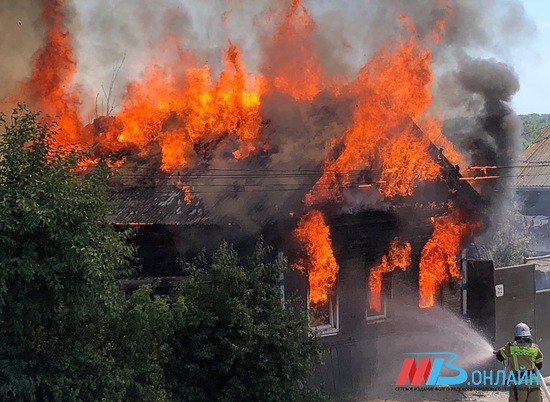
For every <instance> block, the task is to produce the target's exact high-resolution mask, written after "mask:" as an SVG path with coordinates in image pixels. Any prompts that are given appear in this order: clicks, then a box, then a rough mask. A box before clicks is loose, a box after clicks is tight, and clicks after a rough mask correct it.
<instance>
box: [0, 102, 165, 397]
mask: <svg viewBox="0 0 550 402" xmlns="http://www.w3.org/2000/svg"><path fill="white" fill-rule="evenodd" d="M0 127H1V129H2V131H3V132H2V133H0V136H1V137H0V400H18V401H19V400H20V401H25V400H29V401H32V400H39V401H54V400H55V401H65V400H66V401H79V400H82V401H102V400H104V401H116V400H127V399H126V398H125V396H126V395H128V393H131V392H134V391H135V392H138V391H143V392H141V393H142V394H144V393H147V392H146V391H144V390H143V389H141V390H138V391H136V389H137V387H136V384H139V383H149V384H153V385H152V387H153V388H154V386H155V384H157V383H161V382H162V381H158V379H155V378H154V376H155V375H157V373H156V372H155V370H158V369H157V368H156V367H153V368H152V369H151V370H152V372H151V370H149V369H147V368H145V367H142V366H143V364H142V365H141V366H140V365H139V363H138V360H139V359H138V358H137V357H136V356H135V354H139V355H140V358H143V359H144V360H145V361H147V362H149V363H151V362H153V363H154V361H155V359H154V356H153V357H150V356H147V355H146V354H145V353H142V352H140V351H139V350H138V349H139V348H142V349H145V350H148V349H147V348H148V347H152V348H155V347H156V344H155V343H153V345H152V346H150V345H147V344H145V343H143V342H141V344H140V345H137V344H136V343H137V341H136V339H138V338H139V337H140V336H143V335H146V336H147V335H150V336H152V335H155V334H153V331H154V329H152V328H151V325H152V323H153V322H154V323H158V322H159V320H162V319H164V320H165V321H166V320H167V318H166V317H165V315H164V316H163V315H162V314H163V313H164V310H163V308H164V307H163V306H161V305H159V304H158V302H156V301H155V300H151V298H149V299H148V300H149V301H148V302H147V303H145V302H144V300H143V297H144V295H143V293H142V292H139V293H138V294H137V295H136V296H135V298H132V299H131V300H130V301H129V302H128V303H124V299H123V297H122V293H121V292H120V291H119V289H118V285H117V278H119V277H121V276H123V275H126V274H128V273H129V272H130V268H129V258H130V257H131V256H132V254H133V248H132V247H130V246H129V245H128V244H127V242H126V239H127V237H128V235H129V233H128V232H121V231H115V230H114V229H113V228H112V227H111V226H110V225H108V224H107V220H106V216H107V213H108V212H109V206H108V204H107V203H106V201H105V197H104V196H103V195H104V192H105V183H106V174H107V171H106V169H104V168H98V169H97V170H96V171H95V172H94V173H92V174H89V175H77V174H75V173H74V170H75V167H76V165H77V163H78V162H79V160H80V159H81V158H82V156H83V155H82V154H81V153H79V152H75V151H64V150H60V149H58V148H56V147H55V146H54V142H53V139H54V136H55V127H53V126H51V125H47V124H43V123H41V122H39V116H38V115H37V114H35V113H31V112H28V111H27V110H26V109H25V108H24V107H23V106H19V107H18V108H17V109H15V110H14V112H13V114H12V116H11V120H10V122H9V123H7V122H6V121H5V119H4V117H3V116H2V117H1V119H0ZM146 291H147V290H144V291H143V292H146ZM139 309H142V310H144V314H149V316H150V317H149V320H150V321H147V319H146V318H143V317H140V311H139ZM153 316H154V317H153ZM163 317H164V318H163ZM153 318H154V319H155V321H151V320H153ZM121 321H122V323H121ZM138 323H139V328H138ZM132 325H135V326H136V327H135V328H132V327H131V326H132ZM166 325H168V324H166V323H165V324H164V326H161V329H160V332H159V333H158V337H160V338H165V337H166V330H165V329H164V328H165V327H166ZM124 331H126V332H125V333H124ZM132 331H136V332H132ZM117 334H118V339H113V338H114V337H115V336H117ZM146 336H144V337H143V338H144V339H147V337H146ZM115 340H116V341H117V342H115ZM127 340H129V343H128V344H126V343H125V342H126V341H127ZM164 341H165V339H162V342H164ZM162 342H160V343H162ZM156 343H157V344H158V343H159V342H156ZM121 345H123V347H121ZM124 351H128V352H129V353H130V356H126V357H125V356H121V354H123V352H124ZM132 353H133V354H132ZM147 370H149V371H150V372H147ZM155 381H156V382H155ZM158 387H161V385H159V386H158ZM145 388H147V387H145ZM157 391H158V392H157ZM159 392H160V394H161V396H162V392H161V391H159V390H158V389H154V390H151V389H149V391H148V393H149V394H158V393H159ZM138 393H139V392H138ZM146 399H147V398H143V400H146Z"/></svg>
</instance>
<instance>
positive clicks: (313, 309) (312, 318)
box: [308, 290, 340, 337]
mask: <svg viewBox="0 0 550 402" xmlns="http://www.w3.org/2000/svg"><path fill="white" fill-rule="evenodd" d="M309 300H310V298H309V292H308V317H309V327H310V328H311V329H313V330H314V331H315V332H317V333H318V334H319V335H320V336H322V337H323V336H331V335H337V334H338V331H339V329H340V311H339V299H338V294H337V292H336V290H334V291H332V292H330V293H329V295H328V296H327V300H326V301H325V302H319V303H311V302H310V301H309Z"/></svg>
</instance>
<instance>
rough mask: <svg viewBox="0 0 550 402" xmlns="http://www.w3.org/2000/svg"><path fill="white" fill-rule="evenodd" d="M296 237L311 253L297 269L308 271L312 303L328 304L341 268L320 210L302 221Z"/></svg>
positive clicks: (311, 212)
mask: <svg viewBox="0 0 550 402" xmlns="http://www.w3.org/2000/svg"><path fill="white" fill-rule="evenodd" d="M293 234H294V236H295V237H296V239H297V240H298V243H299V244H300V246H301V248H302V249H304V250H305V252H306V254H307V258H304V259H301V260H300V261H299V262H298V263H297V264H296V267H297V268H298V269H299V270H301V271H302V272H307V275H308V281H309V300H310V301H311V302H312V303H325V302H326V301H327V300H328V293H329V292H330V290H331V288H332V287H333V285H334V283H335V281H336V274H337V272H338V265H337V264H336V259H335V258H334V254H333V252H332V245H331V241H330V229H329V227H328V226H327V224H326V223H325V218H324V217H323V214H322V213H321V212H319V211H318V210H311V211H309V212H308V213H307V214H306V215H304V216H303V217H302V218H301V219H300V221H299V223H298V226H297V227H296V229H294V232H293Z"/></svg>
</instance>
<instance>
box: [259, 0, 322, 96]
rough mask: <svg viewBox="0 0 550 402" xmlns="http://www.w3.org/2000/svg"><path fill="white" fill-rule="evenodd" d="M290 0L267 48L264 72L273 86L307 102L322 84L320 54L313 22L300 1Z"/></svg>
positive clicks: (318, 90) (319, 89)
mask: <svg viewBox="0 0 550 402" xmlns="http://www.w3.org/2000/svg"><path fill="white" fill-rule="evenodd" d="M291 1H292V3H291V5H290V7H289V8H288V10H287V11H286V14H285V15H284V18H283V21H282V22H281V23H280V24H279V26H278V28H277V32H276V34H275V37H274V38H273V41H272V44H271V46H270V48H269V49H268V52H267V53H268V55H269V56H268V60H266V62H265V66H264V71H266V72H267V73H268V74H269V76H270V77H271V80H270V84H271V86H273V87H274V88H276V89H278V90H279V91H281V92H283V93H286V94H288V95H290V96H292V97H293V98H294V99H295V100H298V101H310V100H312V99H313V98H314V97H315V95H317V94H318V93H319V92H320V91H321V89H323V85H324V77H323V71H322V68H321V64H320V62H319V55H318V54H317V52H316V50H315V46H314V43H313V32H314V30H315V22H314V21H313V19H312V18H311V16H310V15H309V12H308V10H307V9H306V8H305V7H304V6H303V5H302V4H301V0H291ZM288 52H290V55H289V54H288Z"/></svg>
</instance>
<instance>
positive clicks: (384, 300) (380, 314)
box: [365, 272, 392, 321]
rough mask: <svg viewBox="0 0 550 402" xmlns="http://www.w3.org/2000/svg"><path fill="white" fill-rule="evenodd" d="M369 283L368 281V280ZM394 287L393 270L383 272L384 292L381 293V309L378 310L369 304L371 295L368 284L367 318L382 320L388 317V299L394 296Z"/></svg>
mask: <svg viewBox="0 0 550 402" xmlns="http://www.w3.org/2000/svg"><path fill="white" fill-rule="evenodd" d="M367 283H368V282H367ZM391 293H392V287H391V272H388V273H384V274H382V293H381V295H380V304H381V309H380V311H377V310H375V309H371V308H370V306H369V297H370V291H369V289H368V285H367V308H366V311H365V319H366V320H367V321H380V320H384V319H385V318H386V317H387V312H388V310H387V304H388V300H389V299H391V297H392V294H391Z"/></svg>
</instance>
